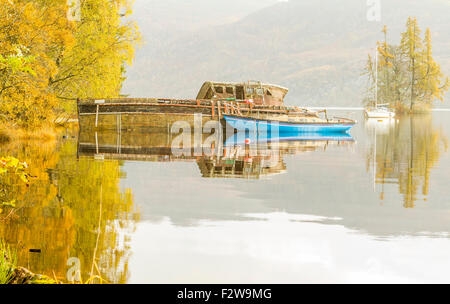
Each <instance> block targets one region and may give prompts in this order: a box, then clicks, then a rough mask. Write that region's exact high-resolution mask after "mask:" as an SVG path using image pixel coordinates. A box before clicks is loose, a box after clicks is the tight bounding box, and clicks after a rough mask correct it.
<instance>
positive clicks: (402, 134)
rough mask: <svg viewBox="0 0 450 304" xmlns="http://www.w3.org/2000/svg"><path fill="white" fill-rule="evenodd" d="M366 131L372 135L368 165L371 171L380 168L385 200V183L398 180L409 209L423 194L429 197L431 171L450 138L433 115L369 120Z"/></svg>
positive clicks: (378, 176) (377, 174) (377, 179)
mask: <svg viewBox="0 0 450 304" xmlns="http://www.w3.org/2000/svg"><path fill="white" fill-rule="evenodd" d="M366 131H367V134H368V136H369V137H370V138H371V149H369V150H368V154H367V167H368V170H373V169H371V168H370V167H373V166H375V168H376V171H375V182H376V184H381V185H382V186H381V187H382V188H381V194H380V197H381V199H384V193H385V192H384V185H385V184H390V183H396V184H398V185H399V192H400V193H401V194H402V195H403V202H404V203H403V206H404V207H405V208H413V207H414V205H415V202H416V201H417V200H418V199H419V194H421V195H422V196H423V199H425V200H426V197H427V196H428V194H429V191H430V190H429V179H430V173H431V171H432V169H433V167H434V166H435V165H436V164H437V162H438V161H439V158H440V156H441V153H442V152H443V151H446V150H447V148H448V140H447V138H446V136H445V135H444V134H443V132H442V130H441V129H437V128H435V127H434V126H433V122H432V116H431V115H417V116H410V117H400V118H399V119H398V120H372V119H369V120H367V121H366ZM375 149H376V155H375V156H374V154H375V153H374V151H375Z"/></svg>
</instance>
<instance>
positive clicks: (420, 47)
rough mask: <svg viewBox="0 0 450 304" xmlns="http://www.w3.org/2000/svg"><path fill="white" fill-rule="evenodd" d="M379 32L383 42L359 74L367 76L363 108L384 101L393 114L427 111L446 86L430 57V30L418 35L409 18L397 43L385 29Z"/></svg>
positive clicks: (417, 28)
mask: <svg viewBox="0 0 450 304" xmlns="http://www.w3.org/2000/svg"><path fill="white" fill-rule="evenodd" d="M382 33H383V34H384V41H382V42H380V41H378V42H377V52H376V55H375V56H372V55H370V54H369V55H368V60H367V65H366V67H365V70H364V73H363V75H366V76H367V78H368V87H367V95H366V97H365V98H364V100H363V103H364V105H365V106H366V107H374V106H375V107H376V106H377V104H378V105H379V104H380V103H381V104H384V105H387V107H388V108H389V109H390V110H392V111H395V113H396V114H412V113H427V112H429V111H430V110H431V109H432V106H433V101H434V100H441V101H443V97H444V94H445V92H446V91H447V90H448V87H449V80H448V77H447V76H445V75H444V74H443V72H442V71H441V67H440V65H439V63H438V62H436V61H435V60H434V58H433V54H432V43H431V31H430V29H429V28H427V29H426V31H425V35H424V37H423V38H422V37H421V30H420V28H419V25H418V22H417V18H415V17H409V18H408V21H407V22H406V31H405V32H403V33H402V34H401V39H400V44H398V45H395V44H390V43H388V39H387V36H388V29H387V26H386V25H385V26H384V27H383V30H382Z"/></svg>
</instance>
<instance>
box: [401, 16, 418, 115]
mask: <svg viewBox="0 0 450 304" xmlns="http://www.w3.org/2000/svg"><path fill="white" fill-rule="evenodd" d="M400 48H401V49H402V51H403V53H404V54H405V55H406V57H407V58H408V71H409V72H410V76H411V77H410V83H409V89H410V96H409V97H410V111H412V109H413V107H414V102H415V100H416V97H417V95H418V94H419V92H418V87H419V85H420V75H419V70H420V69H421V64H422V62H421V57H420V56H421V52H422V48H423V46H422V40H421V38H420V28H419V25H418V24H417V18H415V17H414V18H411V17H409V18H408V21H407V22H406V32H404V33H402V40H401V42H400Z"/></svg>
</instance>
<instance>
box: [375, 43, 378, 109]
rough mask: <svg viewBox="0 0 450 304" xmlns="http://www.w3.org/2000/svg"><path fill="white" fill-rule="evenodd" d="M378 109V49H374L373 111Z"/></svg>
mask: <svg viewBox="0 0 450 304" xmlns="http://www.w3.org/2000/svg"><path fill="white" fill-rule="evenodd" d="M376 108H378V48H377V47H376V48H375V109H376Z"/></svg>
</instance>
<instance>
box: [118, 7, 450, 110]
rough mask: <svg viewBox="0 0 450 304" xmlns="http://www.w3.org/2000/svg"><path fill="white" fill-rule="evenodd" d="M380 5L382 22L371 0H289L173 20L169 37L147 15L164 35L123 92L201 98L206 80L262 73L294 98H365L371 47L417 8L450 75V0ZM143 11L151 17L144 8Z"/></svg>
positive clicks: (328, 101) (141, 57)
mask: <svg viewBox="0 0 450 304" xmlns="http://www.w3.org/2000/svg"><path fill="white" fill-rule="evenodd" d="M141 1H143V0H141ZM198 1H200V0H198ZM381 7H382V15H381V22H379V23H377V22H368V21H367V19H366V11H367V6H366V1H360V0H346V1H341V2H339V5H338V4H337V2H336V1H335V0H316V1H307V2H306V1H301V0H290V1H289V2H278V3H276V4H274V5H271V6H269V7H266V8H262V9H260V10H258V11H256V12H254V13H251V14H250V15H248V16H246V17H243V18H241V19H240V20H239V21H235V22H232V21H230V22H229V23H225V24H223V25H217V26H207V25H205V26H200V27H199V26H198V25H197V26H196V27H189V26H188V25H186V28H189V29H191V30H185V31H181V30H179V29H177V28H176V27H174V28H173V29H172V30H171V28H170V27H169V26H168V27H166V28H165V29H167V31H166V32H164V38H161V36H160V33H161V29H159V31H158V29H155V27H153V26H151V25H148V26H144V27H142V24H141V22H140V24H141V29H142V32H143V33H144V35H145V36H147V37H150V36H151V35H152V33H155V34H154V37H158V36H159V37H158V38H157V39H152V38H150V40H151V43H147V44H146V46H145V47H144V48H143V49H142V50H141V51H140V52H139V53H138V56H137V59H136V63H135V65H134V66H133V67H132V68H130V69H129V72H128V80H127V82H126V83H125V86H124V90H123V92H124V93H127V94H130V95H131V96H156V97H159V96H164V97H194V96H195V95H196V93H197V90H198V89H199V87H200V85H201V84H202V82H203V81H204V80H225V81H238V80H239V81H240V80H248V79H260V80H263V81H265V82H272V83H276V84H280V85H283V86H286V87H288V88H290V93H289V94H288V96H287V102H288V103H289V104H292V105H336V106H338V105H339V106H346V105H347V106H350V105H360V100H361V95H362V93H363V91H364V87H365V79H363V78H362V77H361V76H360V73H361V71H362V68H363V66H364V64H365V61H366V58H367V53H368V52H370V51H371V49H372V52H373V49H374V46H375V41H376V40H377V39H381V32H380V30H381V28H382V26H383V25H384V24H387V25H388V27H389V28H390V35H389V36H390V39H391V42H398V40H399V34H400V32H401V31H403V29H404V24H405V22H406V19H407V17H408V16H410V15H411V16H417V17H418V20H419V24H420V25H421V27H422V30H425V28H426V26H428V27H430V29H431V31H432V33H433V40H434V43H433V45H434V54H435V56H436V58H437V60H438V61H439V62H440V63H441V64H442V67H443V71H444V72H445V73H446V74H448V75H450V55H449V54H450V52H449V51H450V19H449V18H448V15H449V14H450V3H449V2H448V1H441V0H430V1H420V0H390V1H382V3H381ZM185 12H186V14H187V15H188V14H189V11H188V10H187V11H185ZM136 18H137V20H138V21H139V19H145V18H143V16H141V15H140V12H139V11H137V12H136ZM168 18H170V16H168ZM230 18H231V17H230ZM230 20H232V19H230ZM447 99H448V98H447Z"/></svg>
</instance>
